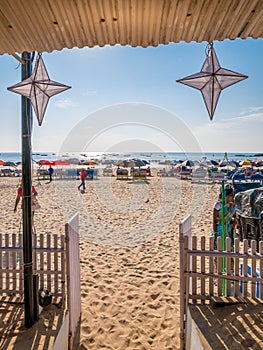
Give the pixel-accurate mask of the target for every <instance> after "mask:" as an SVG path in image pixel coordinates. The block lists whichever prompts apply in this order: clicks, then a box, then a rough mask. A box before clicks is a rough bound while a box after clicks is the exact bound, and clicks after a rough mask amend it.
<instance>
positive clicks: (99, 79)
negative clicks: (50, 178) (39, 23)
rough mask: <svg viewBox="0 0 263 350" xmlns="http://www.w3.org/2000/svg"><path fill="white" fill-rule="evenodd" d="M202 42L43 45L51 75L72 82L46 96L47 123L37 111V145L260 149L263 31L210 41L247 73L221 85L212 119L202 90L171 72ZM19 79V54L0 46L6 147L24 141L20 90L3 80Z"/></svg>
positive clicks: (186, 63) (193, 64)
mask: <svg viewBox="0 0 263 350" xmlns="http://www.w3.org/2000/svg"><path fill="white" fill-rule="evenodd" d="M206 45H207V43H199V44H197V43H179V44H169V45H166V46H164V45H160V46H158V47H155V48H154V47H149V48H141V47H138V48H132V47H130V46H126V47H122V46H119V45H117V46H114V47H110V46H107V47H104V48H100V47H95V48H92V49H90V48H85V49H77V48H76V49H72V50H68V49H65V50H63V51H55V52H53V53H43V56H42V57H43V60H44V62H45V64H46V67H47V70H48V73H49V76H50V78H51V79H52V80H55V81H58V82H61V83H64V84H67V85H70V86H72V88H71V89H70V90H68V91H66V92H63V93H61V94H59V95H56V96H54V97H52V98H51V99H50V102H49V104H48V107H47V111H46V115H45V117H44V122H43V124H42V126H41V127H39V126H38V125H37V122H36V118H35V116H34V128H33V136H32V146H33V152H37V151H50V152H51V151H52V152H60V151H61V149H63V150H67V151H71V150H72V151H86V152H88V151H100V152H106V151H115V152H122V151H123V152H130V151H158V150H161V151H170V152H171V151H174V152H182V151H183V152H184V151H200V150H201V151H204V152H225V151H227V152H262V151H263V138H262V130H263V128H262V127H263V86H262V81H263V67H262V62H263V39H257V40H253V39H247V40H240V39H238V40H235V41H230V40H225V41H224V42H214V48H215V51H216V54H217V57H218V59H219V62H220V65H221V66H222V67H224V68H227V69H231V70H233V71H236V72H239V73H243V74H245V75H248V76H249V78H248V79H246V80H244V81H242V82H240V83H237V84H235V85H233V86H231V87H229V88H227V89H225V90H223V91H222V93H221V96H220V99H219V102H218V105H217V109H216V112H215V115H214V119H213V121H210V119H209V116H208V113H207V111H206V108H205V105H204V102H203V99H202V96H201V93H200V92H199V91H197V90H195V89H192V88H190V87H187V86H184V85H182V84H178V83H176V82H175V81H176V80H177V79H180V78H183V77H185V76H188V75H190V74H193V73H196V72H199V71H200V69H201V67H202V65H203V62H204V60H205V48H206ZM20 80H21V67H20V65H19V63H18V61H16V60H15V59H14V58H13V57H12V56H9V55H3V56H0V102H1V144H0V152H15V151H20V150H21V136H20V134H21V131H20V130H21V121H20V120H21V113H20V108H21V106H20V100H21V99H20V97H19V95H17V94H14V93H12V92H9V91H7V90H6V89H7V87H9V86H11V85H14V84H15V83H17V82H19V81H20ZM116 111H117V112H116ZM116 113H117V114H118V116H117V114H116ZM78 135H79V137H78ZM72 138H73V139H74V140H75V141H74V142H75V143H74V142H73V141H72ZM79 139H81V142H80V140H79ZM65 145H66V147H65ZM71 148H72V149H71ZM73 148H74V150H73ZM78 148H79V149H78Z"/></svg>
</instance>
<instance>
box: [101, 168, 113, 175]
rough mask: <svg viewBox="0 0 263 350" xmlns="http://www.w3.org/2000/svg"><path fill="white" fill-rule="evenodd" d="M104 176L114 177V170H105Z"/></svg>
mask: <svg viewBox="0 0 263 350" xmlns="http://www.w3.org/2000/svg"><path fill="white" fill-rule="evenodd" d="M102 174H103V176H113V169H112V168H105V169H103V171H102Z"/></svg>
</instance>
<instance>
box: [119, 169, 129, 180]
mask: <svg viewBox="0 0 263 350" xmlns="http://www.w3.org/2000/svg"><path fill="white" fill-rule="evenodd" d="M128 178H129V172H128V170H127V169H117V180H120V179H128Z"/></svg>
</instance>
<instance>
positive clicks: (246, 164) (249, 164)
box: [240, 159, 252, 167]
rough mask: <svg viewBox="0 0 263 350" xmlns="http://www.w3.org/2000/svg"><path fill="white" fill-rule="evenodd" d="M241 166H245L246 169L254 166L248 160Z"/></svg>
mask: <svg viewBox="0 0 263 350" xmlns="http://www.w3.org/2000/svg"><path fill="white" fill-rule="evenodd" d="M240 164H241V166H244V167H250V166H252V163H251V161H250V160H248V159H245V160H243V161H242V162H241V163H240Z"/></svg>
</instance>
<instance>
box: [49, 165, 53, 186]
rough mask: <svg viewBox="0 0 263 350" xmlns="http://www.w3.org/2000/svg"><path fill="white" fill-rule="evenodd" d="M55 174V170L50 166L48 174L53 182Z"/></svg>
mask: <svg viewBox="0 0 263 350" xmlns="http://www.w3.org/2000/svg"><path fill="white" fill-rule="evenodd" d="M53 173H54V169H53V168H52V166H51V165H50V166H49V168H48V174H49V181H50V182H51V181H52V175H53Z"/></svg>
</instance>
